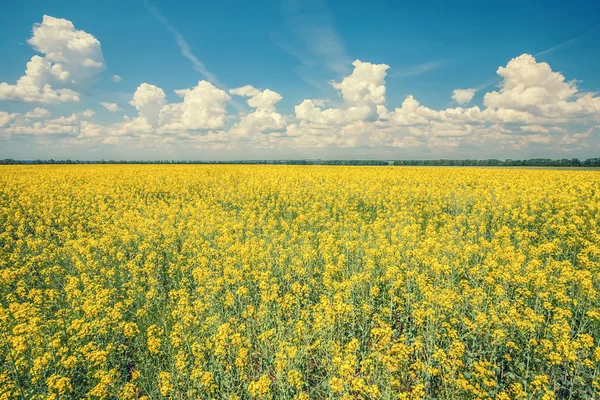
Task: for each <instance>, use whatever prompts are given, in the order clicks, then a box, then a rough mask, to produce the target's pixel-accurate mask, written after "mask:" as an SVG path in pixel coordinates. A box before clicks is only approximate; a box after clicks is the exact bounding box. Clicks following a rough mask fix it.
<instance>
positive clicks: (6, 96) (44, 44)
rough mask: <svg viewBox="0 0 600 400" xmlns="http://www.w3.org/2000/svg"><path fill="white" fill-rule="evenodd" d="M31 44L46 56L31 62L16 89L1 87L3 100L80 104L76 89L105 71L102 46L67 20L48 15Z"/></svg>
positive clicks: (34, 30) (3, 85) (13, 87)
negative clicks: (77, 102)
mask: <svg viewBox="0 0 600 400" xmlns="http://www.w3.org/2000/svg"><path fill="white" fill-rule="evenodd" d="M27 43H29V44H30V45H31V46H32V47H33V48H34V49H35V50H36V51H37V52H39V53H41V54H42V56H39V55H35V56H33V57H32V58H31V60H30V61H29V62H28V63H27V67H26V69H25V75H23V76H22V77H21V78H19V80H17V82H16V83H15V84H14V85H12V84H9V83H6V82H2V83H0V100H21V101H26V102H39V103H61V102H76V101H79V98H80V94H79V93H78V92H77V91H76V90H75V89H77V88H79V87H82V86H85V85H87V84H89V83H90V82H91V81H92V80H93V79H94V78H95V77H96V76H97V75H98V74H99V73H100V72H102V71H103V70H104V67H105V64H104V58H103V55H102V48H101V46H100V42H99V41H98V40H97V39H96V38H95V37H94V36H92V35H91V34H89V33H87V32H85V31H82V30H78V29H75V26H74V25H73V23H72V22H71V21H69V20H66V19H62V18H54V17H51V16H49V15H44V17H43V19H42V22H41V23H39V24H35V25H34V27H33V34H32V36H31V38H30V39H29V40H28V41H27Z"/></svg>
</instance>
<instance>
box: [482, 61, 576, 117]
mask: <svg viewBox="0 0 600 400" xmlns="http://www.w3.org/2000/svg"><path fill="white" fill-rule="evenodd" d="M497 73H498V75H500V76H501V77H502V78H503V80H502V82H501V85H500V91H499V92H491V93H487V94H486V95H485V96H484V104H485V105H486V106H487V107H489V108H494V109H499V108H509V109H514V110H526V111H533V112H537V111H540V108H539V107H540V106H542V105H550V104H558V103H561V102H565V101H567V100H568V99H569V98H570V97H572V96H573V95H574V94H575V93H577V86H576V85H575V82H574V81H571V82H567V81H566V80H565V77H564V76H563V75H562V74H561V73H560V72H555V71H552V69H551V68H550V65H548V63H545V62H537V61H536V60H535V58H534V57H533V56H532V55H529V54H523V55H521V56H519V57H516V58H513V59H512V60H510V61H509V63H508V64H507V65H506V67H499V68H498V71H497Z"/></svg>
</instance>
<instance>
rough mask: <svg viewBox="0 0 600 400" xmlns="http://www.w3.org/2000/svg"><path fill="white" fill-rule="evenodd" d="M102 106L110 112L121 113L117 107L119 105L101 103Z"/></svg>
mask: <svg viewBox="0 0 600 400" xmlns="http://www.w3.org/2000/svg"><path fill="white" fill-rule="evenodd" d="M100 105H101V106H102V107H104V108H106V109H107V110H108V111H110V112H117V111H121V108H119V106H118V105H117V103H107V102H105V101H102V102H100Z"/></svg>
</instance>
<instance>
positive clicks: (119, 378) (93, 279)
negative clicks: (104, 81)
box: [0, 165, 600, 399]
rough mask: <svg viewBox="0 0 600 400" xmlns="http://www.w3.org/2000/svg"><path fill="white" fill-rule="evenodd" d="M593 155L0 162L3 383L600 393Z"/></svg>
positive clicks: (148, 388) (471, 394)
mask: <svg viewBox="0 0 600 400" xmlns="http://www.w3.org/2000/svg"><path fill="white" fill-rule="evenodd" d="M599 291H600V174H599V173H598V172H593V171H579V172H575V171H552V170H516V169H515V170H511V169H475V168H471V169H469V168H455V169H452V168H401V167H390V168H387V167H376V168H369V167H317V166H309V167H289V166H226V165H207V166H148V165H146V166H135V165H127V166H105V165H101V166H14V167H2V168H0V399H12V398H22V399H63V398H90V399H92V398H94V399H96V398H123V399H136V398H148V399H150V398H151V399H155V398H173V399H187V398H207V399H208V398H219V399H220V398H229V399H246V398H263V399H266V398H272V399H311V398H318V399H322V398H341V399H369V398H373V399H379V398H382V399H392V398H393V399H418V398H445V399H465V398H495V399H538V398H539V399H552V398H571V399H583V398H595V397H598V396H600V296H599Z"/></svg>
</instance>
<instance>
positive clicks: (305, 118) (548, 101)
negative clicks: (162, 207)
mask: <svg viewBox="0 0 600 400" xmlns="http://www.w3.org/2000/svg"><path fill="white" fill-rule="evenodd" d="M27 43H28V44H29V45H31V47H32V48H33V49H34V50H35V51H37V52H38V53H40V54H41V55H34V56H33V57H32V58H31V60H30V61H29V62H28V63H27V65H26V67H25V72H24V75H23V76H22V77H20V78H19V79H18V80H17V81H16V82H15V83H8V82H2V83H0V100H4V101H19V102H25V103H31V104H32V109H31V111H28V112H25V113H9V112H6V111H0V140H2V141H11V140H14V139H15V138H19V137H23V136H29V137H35V138H36V139H39V140H40V143H46V144H47V143H48V141H50V140H51V141H53V143H54V144H56V145H59V146H63V147H69V148H71V149H73V151H74V152H77V149H78V148H84V147H85V148H87V149H89V148H94V147H106V146H113V147H115V148H120V149H126V148H137V149H144V148H153V149H161V148H162V149H167V150H168V149H177V148H181V147H185V148H187V149H190V148H192V149H193V148H197V149H206V150H214V151H228V150H240V149H244V150H245V151H248V150H249V151H251V150H252V149H261V150H263V151H272V152H274V153H273V154H277V151H281V152H282V153H285V150H286V149H287V151H288V152H289V150H290V149H291V150H298V149H302V150H303V151H310V150H311V149H371V150H372V151H376V150H378V149H386V150H393V149H414V150H419V151H426V152H434V153H436V154H437V153H439V154H445V153H447V152H452V151H453V149H458V148H464V149H471V150H472V151H477V149H485V148H491V147H493V148H495V149H503V150H505V151H506V154H507V155H510V154H511V152H512V151H515V150H522V149H526V148H528V147H529V146H538V148H539V147H540V146H541V148H547V149H551V150H552V151H553V152H577V151H579V150H581V149H585V148H590V146H593V145H594V143H597V142H594V141H593V139H594V138H595V137H596V136H597V135H598V133H597V132H598V128H599V127H600V97H598V96H597V95H596V93H589V92H582V91H580V90H579V88H578V87H577V81H575V80H567V78H566V77H565V76H563V74H561V73H560V72H557V71H554V70H552V68H551V66H550V65H549V64H548V63H545V62H539V61H538V60H536V58H535V57H534V56H533V55H530V54H521V55H518V56H516V57H514V58H513V59H511V60H510V61H508V62H507V63H506V65H503V66H499V67H498V69H497V71H496V74H497V75H498V77H499V79H500V83H499V84H498V85H497V87H495V88H493V90H489V91H487V92H485V93H482V97H481V104H480V105H476V104H473V105H471V106H469V104H472V103H473V101H474V99H475V97H476V95H477V94H478V93H479V92H483V90H480V89H478V88H475V87H474V88H457V89H455V90H454V91H453V92H452V93H449V96H448V97H449V98H451V99H452V100H453V103H454V104H453V105H452V106H451V107H449V108H444V109H440V110H435V109H432V108H429V107H427V106H425V105H422V104H421V103H420V102H419V101H418V100H417V99H415V97H414V96H412V95H408V96H407V97H406V98H405V99H404V101H403V102H402V104H401V105H399V106H398V107H395V108H394V107H393V106H391V105H390V104H388V102H387V88H386V77H387V76H388V73H389V71H390V67H389V66H388V65H386V64H374V63H370V62H368V61H361V60H358V59H357V60H355V61H354V62H352V64H351V65H348V71H350V72H349V73H347V74H346V76H343V77H342V78H341V79H338V80H334V81H331V82H329V84H330V85H331V87H332V88H333V89H334V90H335V91H336V92H337V94H338V98H337V99H322V98H319V99H304V100H302V101H300V102H298V103H297V105H296V106H295V108H294V111H293V112H292V113H288V114H286V113H281V112H280V111H278V110H277V104H278V103H279V102H280V101H281V100H282V99H283V94H280V93H277V92H275V91H273V90H270V89H268V88H256V87H254V86H252V85H251V84H250V83H249V84H247V85H245V86H242V87H238V88H233V89H229V90H228V89H226V88H225V87H220V86H219V85H220V84H219V81H217V80H216V77H215V78H214V79H211V81H212V82H210V81H208V80H200V81H199V82H197V84H195V85H193V86H191V87H188V88H182V89H179V90H175V92H174V94H175V95H176V96H177V98H178V101H173V102H169V101H167V94H166V93H165V91H164V90H163V89H162V88H161V87H159V86H157V85H156V83H152V82H140V84H139V86H138V87H137V89H136V90H135V92H134V93H131V98H130V100H129V102H128V104H117V103H114V102H108V101H101V102H100V103H99V104H98V105H99V106H101V107H102V108H103V109H105V111H109V112H110V113H115V115H119V114H125V115H123V116H122V120H121V121H119V122H106V121H103V120H102V119H101V118H100V117H99V116H97V115H96V113H95V110H91V109H88V110H85V111H82V112H74V113H70V115H63V116H59V117H52V114H51V113H50V111H48V110H47V109H45V108H43V106H44V105H45V104H59V103H71V104H73V103H78V102H80V100H81V98H82V96H84V94H82V93H84V91H83V89H84V88H86V87H90V86H91V85H93V83H94V81H95V80H97V79H98V78H99V77H100V76H101V74H102V72H103V71H104V70H105V69H106V63H105V61H104V57H103V53H102V48H101V44H100V41H99V40H98V39H97V38H95V37H94V36H93V35H91V34H90V33H87V32H85V31H83V30H80V29H76V28H75V26H74V24H73V23H72V22H71V21H68V20H65V19H60V18H54V17H51V16H47V15H45V16H44V17H43V19H42V22H41V23H38V24H35V25H34V27H33V32H32V36H31V38H30V39H29V40H28V41H27ZM111 79H112V80H113V82H118V81H120V80H121V78H120V77H119V76H118V75H113V76H112V78H111ZM478 97H479V96H478ZM236 99H237V100H236ZM236 101H242V102H245V103H246V104H247V109H244V108H240V107H238V106H237V103H235V102H236ZM234 103H235V104H236V107H233V108H234V109H235V112H232V107H229V106H230V105H232V104H234ZM1 104H2V103H0V107H1ZM332 104H336V105H335V106H333V105H332ZM127 105H130V106H131V107H132V108H129V107H127ZM123 107H126V108H125V109H124V108H123ZM0 109H1V108H0ZM240 110H241V111H240ZM50 138H52V139H50ZM305 154H308V153H305Z"/></svg>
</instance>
